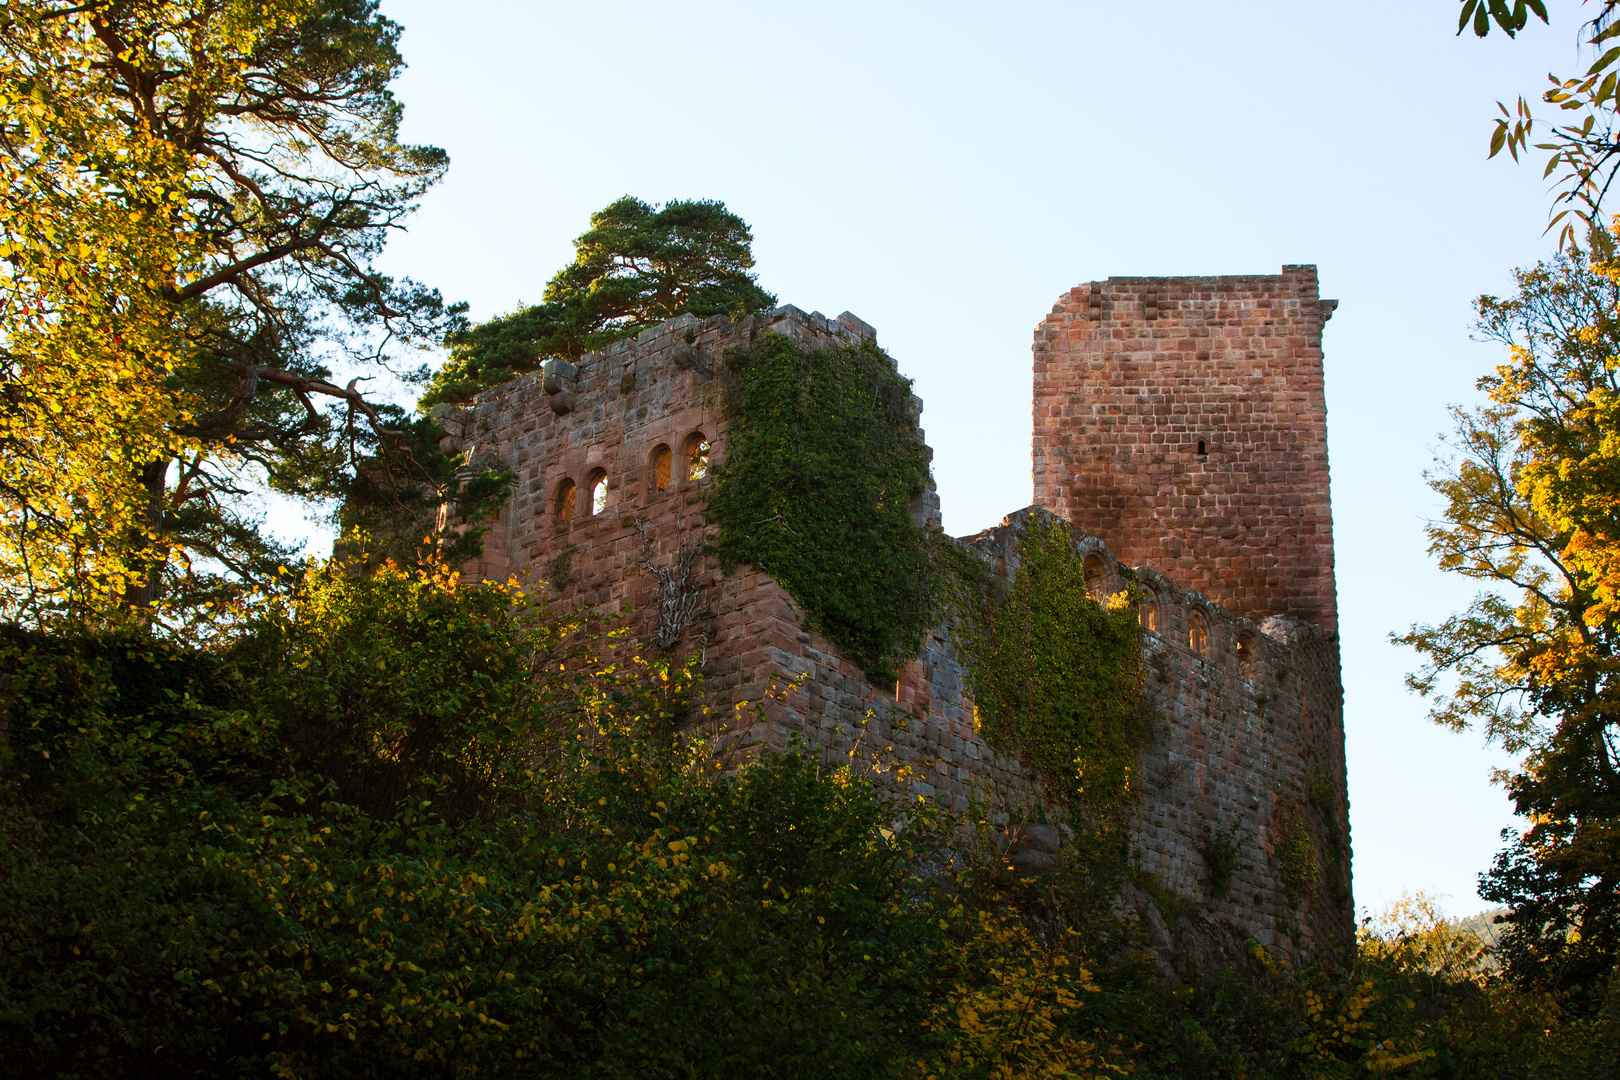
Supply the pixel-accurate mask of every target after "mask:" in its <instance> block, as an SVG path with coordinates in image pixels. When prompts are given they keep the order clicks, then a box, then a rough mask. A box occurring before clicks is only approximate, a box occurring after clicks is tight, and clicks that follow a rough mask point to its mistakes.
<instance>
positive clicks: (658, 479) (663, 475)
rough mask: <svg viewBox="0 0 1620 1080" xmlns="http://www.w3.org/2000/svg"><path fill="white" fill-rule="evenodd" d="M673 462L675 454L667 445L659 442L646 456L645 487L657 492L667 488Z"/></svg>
mask: <svg viewBox="0 0 1620 1080" xmlns="http://www.w3.org/2000/svg"><path fill="white" fill-rule="evenodd" d="M674 464H675V455H674V454H672V453H670V452H669V447H667V446H665V445H664V444H663V443H659V444H658V445H657V446H655V447H653V452H652V453H651V454H650V455H649V456H648V457H647V488H648V490H649V491H653V492H659V491H668V490H669V476H670V472H671V470H672V468H673V466H674Z"/></svg>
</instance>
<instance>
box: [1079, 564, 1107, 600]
mask: <svg viewBox="0 0 1620 1080" xmlns="http://www.w3.org/2000/svg"><path fill="white" fill-rule="evenodd" d="M1080 566H1081V569H1083V570H1084V571H1085V574H1086V591H1087V592H1089V593H1090V594H1091V598H1092V599H1093V600H1095V601H1097V602H1098V603H1101V602H1102V601H1104V600H1106V599H1107V598H1108V567H1107V566H1105V565H1104V564H1103V560H1102V556H1101V555H1098V554H1097V553H1096V552H1095V551H1094V552H1092V553H1091V554H1090V555H1087V556H1086V560H1085V562H1083V563H1081V564H1080Z"/></svg>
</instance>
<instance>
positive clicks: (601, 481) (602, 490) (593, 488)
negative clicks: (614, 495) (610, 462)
mask: <svg viewBox="0 0 1620 1080" xmlns="http://www.w3.org/2000/svg"><path fill="white" fill-rule="evenodd" d="M585 490H586V491H587V492H588V493H589V494H588V495H587V496H586V505H587V506H589V507H590V512H591V514H592V515H593V516H594V515H596V514H600V513H602V512H603V511H604V510H606V509H607V496H608V485H607V473H605V472H603V471H602V470H601V469H597V470H596V471H595V472H593V473H592V474H591V478H590V480H589V481H587V482H586V484H585Z"/></svg>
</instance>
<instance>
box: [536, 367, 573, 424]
mask: <svg viewBox="0 0 1620 1080" xmlns="http://www.w3.org/2000/svg"><path fill="white" fill-rule="evenodd" d="M578 378H579V368H578V367H576V366H575V365H573V364H570V363H569V362H568V361H566V360H563V359H560V358H558V357H555V356H553V357H551V358H549V359H548V360H546V361H545V362H544V363H543V364H541V365H540V385H541V388H542V389H544V390H545V392H546V404H548V405H550V406H551V411H552V412H554V413H556V414H557V415H558V416H565V415H567V414H568V413H571V412H573V411H574V383H575V381H576V380H577V379H578Z"/></svg>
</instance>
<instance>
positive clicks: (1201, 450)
mask: <svg viewBox="0 0 1620 1080" xmlns="http://www.w3.org/2000/svg"><path fill="white" fill-rule="evenodd" d="M1198 456H1199V457H1203V456H1204V440H1203V439H1199V440H1198Z"/></svg>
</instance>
